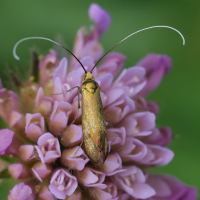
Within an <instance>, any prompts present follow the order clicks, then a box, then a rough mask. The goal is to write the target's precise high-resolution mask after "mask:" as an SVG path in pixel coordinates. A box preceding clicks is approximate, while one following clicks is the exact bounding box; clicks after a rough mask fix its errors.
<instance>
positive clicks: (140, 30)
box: [90, 26, 185, 73]
mask: <svg viewBox="0 0 200 200" xmlns="http://www.w3.org/2000/svg"><path fill="white" fill-rule="evenodd" d="M151 28H169V29H172V30H174V31H176V32H177V33H179V35H180V36H181V37H182V39H183V45H185V38H184V37H183V35H182V34H181V32H180V31H178V30H177V29H175V28H173V27H170V26H151V27H148V28H143V29H141V30H139V31H136V32H134V33H132V34H130V35H128V36H127V37H125V38H124V39H123V40H121V41H120V42H118V43H117V44H116V45H115V46H114V47H112V48H111V49H110V50H109V51H107V52H106V53H105V54H104V55H103V56H102V57H101V58H100V59H99V60H98V61H97V62H96V64H95V65H94V67H93V68H92V70H91V71H90V73H92V71H93V69H94V68H95V67H96V66H97V64H98V63H99V62H100V61H101V60H102V58H104V57H105V55H107V54H108V53H109V52H110V51H111V50H113V49H114V48H115V47H116V46H117V45H119V44H120V43H122V42H123V41H124V40H126V39H128V38H129V37H131V36H132V35H135V34H136V33H139V32H141V31H144V30H147V29H151Z"/></svg>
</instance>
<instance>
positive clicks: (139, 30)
mask: <svg viewBox="0 0 200 200" xmlns="http://www.w3.org/2000/svg"><path fill="white" fill-rule="evenodd" d="M151 28H169V29H172V30H174V31H176V32H177V33H178V34H179V35H180V36H181V37H182V39H183V45H185V38H184V37H183V35H182V33H181V32H180V31H178V30H177V29H175V28H173V27H171V26H150V27H147V28H143V29H141V30H139V31H136V32H134V33H132V34H130V35H128V36H127V37H125V38H124V39H123V40H121V41H120V42H119V43H121V42H123V41H124V40H126V39H127V38H129V37H131V36H132V35H135V34H136V33H139V32H141V31H144V30H147V29H151Z"/></svg>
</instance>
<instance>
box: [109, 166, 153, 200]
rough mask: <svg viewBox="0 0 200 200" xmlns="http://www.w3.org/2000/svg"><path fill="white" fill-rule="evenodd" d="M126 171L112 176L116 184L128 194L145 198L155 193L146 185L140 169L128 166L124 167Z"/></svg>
mask: <svg viewBox="0 0 200 200" xmlns="http://www.w3.org/2000/svg"><path fill="white" fill-rule="evenodd" d="M124 169H126V171H124V172H120V173H118V174H117V175H116V176H114V177H113V181H114V182H115V183H116V184H117V186H118V187H119V188H120V189H122V190H124V191H126V192H127V193H128V194H129V195H130V196H132V197H134V198H138V199H146V198H149V197H152V196H153V195H155V194H156V192H155V190H154V189H153V188H152V187H151V186H150V185H148V184H147V183H145V182H146V180H145V179H146V178H145V176H144V174H143V172H142V170H141V169H139V168H137V167H135V166H130V167H124Z"/></svg>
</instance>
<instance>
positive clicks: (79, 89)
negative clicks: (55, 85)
mask: <svg viewBox="0 0 200 200" xmlns="http://www.w3.org/2000/svg"><path fill="white" fill-rule="evenodd" d="M75 88H78V91H81V88H80V87H79V86H75V87H73V88H71V89H69V90H67V91H65V92H70V91H71V90H73V89H75ZM65 92H61V93H56V94H51V95H59V94H64V93H65Z"/></svg>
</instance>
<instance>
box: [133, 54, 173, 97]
mask: <svg viewBox="0 0 200 200" xmlns="http://www.w3.org/2000/svg"><path fill="white" fill-rule="evenodd" d="M136 66H141V67H143V68H144V69H146V80H147V84H146V86H145V87H144V88H143V90H142V91H141V92H140V95H143V96H144V95H146V94H148V93H149V92H151V91H152V90H154V89H155V88H156V87H157V86H158V85H159V83H160V81H161V80H162V79H163V77H164V76H165V75H166V73H168V72H169V70H170V69H171V67H172V61H171V59H170V58H169V57H168V56H166V55H162V54H149V55H147V56H146V57H145V58H143V59H142V60H140V61H139V62H138V63H137V64H136Z"/></svg>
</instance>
